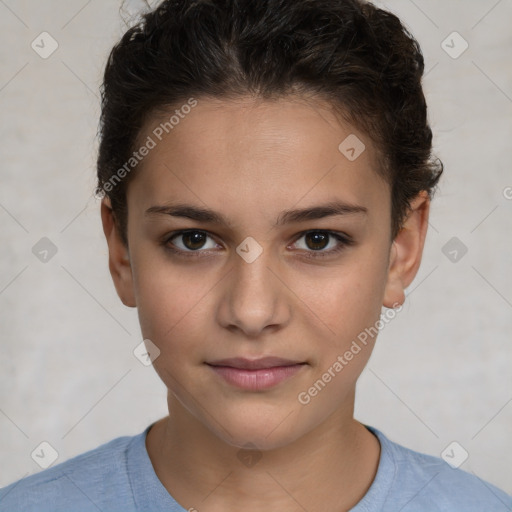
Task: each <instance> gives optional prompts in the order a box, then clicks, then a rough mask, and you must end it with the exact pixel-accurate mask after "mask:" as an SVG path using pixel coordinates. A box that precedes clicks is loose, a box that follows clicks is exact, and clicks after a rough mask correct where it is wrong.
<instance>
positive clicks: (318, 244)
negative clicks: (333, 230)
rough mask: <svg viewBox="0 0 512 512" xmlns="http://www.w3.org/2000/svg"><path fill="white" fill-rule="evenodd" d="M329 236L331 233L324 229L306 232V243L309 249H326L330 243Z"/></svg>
mask: <svg viewBox="0 0 512 512" xmlns="http://www.w3.org/2000/svg"><path fill="white" fill-rule="evenodd" d="M329 236H330V235H328V234H327V233H324V232H322V231H312V232H310V233H306V235H305V237H306V245H307V246H308V248H309V249H313V250H319V249H325V247H326V246H327V245H328V243H329Z"/></svg>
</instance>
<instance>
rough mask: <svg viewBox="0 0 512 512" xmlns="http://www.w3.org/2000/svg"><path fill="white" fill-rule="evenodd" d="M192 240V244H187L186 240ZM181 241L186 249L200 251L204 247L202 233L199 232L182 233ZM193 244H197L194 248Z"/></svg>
mask: <svg viewBox="0 0 512 512" xmlns="http://www.w3.org/2000/svg"><path fill="white" fill-rule="evenodd" d="M190 239H191V240H192V243H191V244H189V243H187V240H190ZM183 240H184V242H185V245H186V246H187V248H188V249H200V248H201V247H202V246H203V245H204V233H200V232H199V231H192V232H191V233H184V234H183ZM194 244H198V246H195V245H194Z"/></svg>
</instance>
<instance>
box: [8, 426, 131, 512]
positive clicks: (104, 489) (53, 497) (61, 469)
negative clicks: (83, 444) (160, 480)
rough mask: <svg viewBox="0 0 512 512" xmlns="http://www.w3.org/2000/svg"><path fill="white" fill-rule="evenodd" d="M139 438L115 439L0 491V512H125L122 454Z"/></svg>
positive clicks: (126, 496)
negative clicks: (65, 511) (48, 511)
mask: <svg viewBox="0 0 512 512" xmlns="http://www.w3.org/2000/svg"><path fill="white" fill-rule="evenodd" d="M139 436H140V434H139V435H137V436H124V437H118V438H116V439H113V440H111V441H109V442H107V443H104V444H102V445H101V446H98V447H97V448H95V449H93V450H90V451H87V452H85V453H82V454H80V455H77V456H75V457H73V458H71V459H69V460H67V461H65V462H62V463H60V464H57V465H56V466H53V467H50V468H48V469H45V470H43V471H40V472H39V473H35V474H32V475H30V476H27V477H25V478H22V479H20V480H18V481H16V482H13V483H11V484H9V485H8V486H6V487H3V488H2V489H0V512H4V511H5V512H7V511H12V510H25V511H32V510H34V511H35V510H38V511H43V510H53V511H60V510H62V511H64V510H73V511H80V512H81V511H89V510H104V511H105V512H106V511H108V510H112V511H114V510H129V506H130V505H131V501H132V500H133V498H132V495H131V487H130V482H129V480H128V472H127V468H126V451H127V448H128V446H129V445H130V443H131V442H133V441H134V440H135V438H137V437H139ZM111 496H115V497H116V500H115V502H114V503H110V502H109V501H110V500H111V499H112V498H110V497H111Z"/></svg>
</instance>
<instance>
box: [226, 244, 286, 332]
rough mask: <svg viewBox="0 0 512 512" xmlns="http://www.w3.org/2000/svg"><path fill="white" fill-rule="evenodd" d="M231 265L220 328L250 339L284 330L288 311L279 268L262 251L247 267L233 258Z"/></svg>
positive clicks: (246, 262) (265, 252) (245, 262)
mask: <svg viewBox="0 0 512 512" xmlns="http://www.w3.org/2000/svg"><path fill="white" fill-rule="evenodd" d="M233 265H234V267H233V269H232V270H231V272H229V275H228V276H227V279H226V280H225V282H224V284H223V286H224V288H223V290H222V300H221V304H220V307H219V310H218V315H219V318H218V320H219V322H220V324H221V325H222V326H223V327H224V328H226V329H229V330H231V331H241V332H243V333H244V335H245V336H246V337H250V338H255V337H258V336H261V335H262V333H264V331H275V330H278V329H281V328H283V327H284V326H285V325H286V324H287V323H288V322H289V319H290V307H289V303H288V301H287V297H288V293H287V292H288V289H287V287H286V285H285V284H284V283H283V281H284V279H283V278H282V277H281V278H280V277H279V271H278V264H277V263H276V262H272V261H270V257H268V255H267V251H265V250H264V251H263V252H262V253H261V254H260V255H259V256H258V257H257V258H256V259H255V260H254V261H252V262H250V263H249V262H248V261H246V260H244V258H242V257H240V256H239V255H238V254H236V255H235V257H234V263H233Z"/></svg>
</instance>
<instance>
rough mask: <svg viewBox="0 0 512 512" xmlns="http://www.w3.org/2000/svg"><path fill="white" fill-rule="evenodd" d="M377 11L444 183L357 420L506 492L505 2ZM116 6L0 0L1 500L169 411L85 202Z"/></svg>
mask: <svg viewBox="0 0 512 512" xmlns="http://www.w3.org/2000/svg"><path fill="white" fill-rule="evenodd" d="M377 3H378V5H380V6H383V7H385V8H388V9H389V10H391V11H393V12H395V13H396V14H398V16H399V17H400V18H401V19H402V20H403V21H404V23H405V24H406V26H407V27H408V28H409V29H410V30H411V31H412V33H413V34H414V35H415V37H416V38H417V39H418V40H419V42H420V44H421V46H422V49H423V52H424V55H425V59H426V70H427V74H426V77H425V80H424V86H425V93H426V96H427V102H428V105H429V118H430V122H431V126H432V129H433V131H434V133H435V139H434V143H435V151H436V154H437V155H438V156H439V157H440V158H441V159H442V160H443V162H444V164H445V176H444V177H443V178H442V180H441V188H440V190H439V193H438V195H437V196H436V198H435V200H434V202H433V205H432V211H431V220H430V224H431V226H430V230H429V233H428V237H427V242H426V247H425V252H424V258H423V261H422V265H421V268H420V271H419V273H418V275H417V277H416V279H415V281H414V282H413V284H412V285H411V286H410V287H409V289H408V298H407V301H406V304H405V306H404V308H403V310H402V311H401V312H400V313H399V314H398V315H397V317H396V318H395V319H394V320H393V321H392V322H391V323H390V324H388V325H386V327H385V328H384V329H383V330H382V332H381V333H380V335H379V340H378V341H377V346H376V348H375V351H374V353H373V355H372V357H371V359H370V362H369V364H368V366H367V368H366V369H365V371H364V372H363V374H362V376H361V378H360V381H359V384H358V393H357V400H356V418H357V419H359V420H360V421H362V422H365V423H367V424H370V425H374V426H376V427H377V428H379V429H381V430H382V431H383V432H384V433H385V434H386V435H387V436H388V437H390V438H391V439H392V440H394V441H397V442H399V443H401V444H403V445H405V446H407V447H410V448H412V449H415V450H417V451H421V452H424V453H429V454H433V455H436V456H441V453H442V452H443V450H444V449H445V448H446V447H447V446H448V445H449V444H450V443H452V442H453V441H457V442H458V443H459V444H460V445H461V446H462V447H463V448H464V449H465V450H466V451H467V452H468V453H469V457H468V459H467V460H466V461H465V462H464V463H463V464H462V466H461V468H462V469H464V470H466V471H469V472H473V473H475V474H476V475H478V476H480V477H482V478H484V479H485V480H488V481H489V482H491V483H493V484H495V485H497V486H498V487H501V488H502V489H504V490H505V491H506V492H508V493H509V494H512V477H511V476H510V468H511V467H512V436H511V434H512V428H511V426H512V372H511V362H512V346H511V336H510V332H511V330H512V272H511V270H510V266H511V260H512V258H511V255H512V237H511V236H510V233H511V232H512V200H511V199H510V198H512V188H507V187H512V174H511V171H510V169H511V167H510V165H511V164H510V151H509V148H510V141H511V140H512V122H511V119H512V116H511V114H512V66H511V48H512V31H511V30H510V20H511V19H512V2H511V1H510V0H501V1H496V0H485V1H483V0H482V1H462V0H460V1H455V0H451V1H446V0H435V1H434V0H429V1H422V2H421V3H420V1H419V0H416V1H411V0H394V1H386V2H377ZM154 4H155V2H152V5H154ZM119 5H120V3H119V2H116V1H105V0H101V1H100V0H91V1H86V0H66V1H64V0H51V1H49V0H48V1H46V2H39V1H36V0H33V1H28V0H0V29H1V30H0V42H1V44H0V56H1V62H2V66H1V69H0V109H1V113H2V114H1V119H2V121H1V128H0V129H1V137H0V141H1V142H0V148H1V154H0V165H1V182H0V183H1V186H0V226H1V231H0V237H1V239H0V241H1V243H0V261H1V270H0V322H1V333H2V336H1V350H0V354H1V356H0V357H1V361H0V432H1V436H0V449H1V453H2V460H3V461H4V462H3V463H2V471H1V473H0V486H3V485H6V484H8V483H10V482H11V481H13V480H15V479H18V478H21V477H23V476H25V475H28V474H30V473H34V472H37V471H40V470H41V468H40V466H39V465H38V464H37V463H36V462H35V461H34V460H33V459H32V458H31V453H32V452H33V450H34V449H36V447H38V446H39V444H40V443H41V442H42V441H47V442H48V443H50V444H51V445H52V446H53V447H54V448H55V450H56V451H57V452H58V459H57V461H56V462H55V463H59V462H62V461H64V460H66V459H68V458H70V457H71V456H73V455H76V454H78V453H82V452H84V451H86V450H89V449H92V448H95V447H96V446H98V445H99V444H101V443H104V442H106V441H108V440H110V439H112V438H114V437H117V436H121V435H134V434H136V433H139V432H141V431H142V430H143V429H144V428H145V427H146V426H147V425H148V424H149V423H150V422H152V421H154V420H156V419H158V418H160V417H162V416H164V415H166V413H167V409H166V389H165V387H164V385H163V384H162V383H161V381H160V380H159V378H158V377H157V375H156V373H155V372H154V370H153V369H152V367H151V366H149V367H146V366H144V365H142V364H141V363H140V362H139V360H137V359H136V358H135V357H134V355H133V353H132V351H133V349H134V348H135V347H136V346H137V345H138V344H139V343H140V342H141V335H140V329H139V324H138V319H137V315H136V311H135V310H134V309H129V308H126V307H125V306H123V305H122V303H121V301H120V300H119V299H118V297H117V295H116V292H115V289H114V286H113V284H112V281H111V278H110V274H109V272H108V267H107V250H106V243H105V240H104V237H103V232H102V229H101V224H100V217H99V200H98V199H96V198H94V196H93V188H94V185H95V178H94V175H95V169H94V163H95V158H96V150H97V140H96V129H97V125H98V116H99V91H98V88H99V85H100V81H101V74H102V71H103V67H104V64H105V61H106V58H107V55H108V52H109V50H110V48H111V46H112V45H113V44H114V42H115V41H116V40H117V39H118V38H119V37H120V36H121V34H122V32H123V31H124V30H125V29H126V25H125V21H123V19H122V17H121V16H120V13H119ZM141 5H142V4H141ZM137 7H138V5H137V2H127V3H126V13H127V14H128V15H129V14H130V12H134V11H133V10H132V9H136V8H137ZM126 13H125V18H126V19H127V20H128V22H130V20H129V18H127V14H126ZM43 31H46V32H48V33H49V34H51V36H52V37H53V38H54V39H55V40H56V41H57V43H58V45H59V46H58V49H57V50H56V51H55V52H54V53H53V54H52V55H51V56H50V57H48V58H47V59H43V58H41V57H40V56H39V55H38V53H36V52H35V51H34V50H33V49H32V48H31V43H32V41H34V40H36V42H37V41H40V38H39V35H40V34H41V32H43ZM453 31H457V32H458V33H459V34H460V35H461V36H462V37H463V38H464V39H465V40H466V41H467V42H468V44H469V47H468V49H467V50H466V51H465V52H464V53H462V55H460V56H458V58H453V57H452V56H450V55H449V54H448V53H447V52H446V51H445V50H444V49H443V47H442V41H444V40H445V39H446V38H447V36H449V35H450V34H451V33H452V32H453ZM452 41H453V42H452ZM460 43H461V42H460V40H457V39H453V36H452V37H451V38H448V40H447V43H445V45H446V44H448V45H450V46H452V47H453V48H452V49H451V50H450V51H451V52H452V54H453V52H456V51H458V50H460V49H461V48H462V47H461V45H460ZM46 48H48V46H46ZM43 237H47V238H49V239H50V240H51V241H52V243H53V244H55V246H56V248H57V253H56V254H55V255H54V256H53V257H50V256H51V253H49V255H48V256H47V260H48V261H46V262H44V261H40V259H39V258H38V257H36V255H35V254H34V253H33V247H34V246H35V245H36V244H37V243H38V242H39V241H40V239H41V238H43ZM453 237H456V239H457V240H455V242H453V241H452V242H451V243H455V244H458V245H453V246H451V245H448V246H447V247H445V246H446V244H447V243H448V242H449V241H450V240H451V239H452V238H453ZM461 244H463V245H464V246H465V247H467V253H466V254H464V255H463V256H462V257H461V255H462V251H461V248H462V247H463V246H462V245H461ZM36 247H38V246H36ZM444 247H445V249H444V252H443V248H444ZM453 249H455V250H456V251H457V261H452V259H453V257H454V255H455V253H453V252H452V254H450V251H453ZM36 252H37V251H36ZM40 257H41V255H40ZM458 449H459V448H457V450H458ZM457 456H458V455H457Z"/></svg>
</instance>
